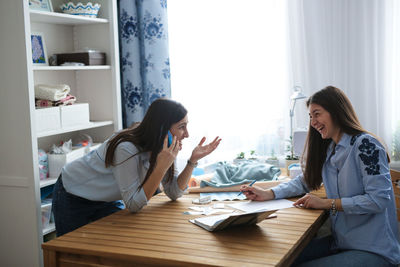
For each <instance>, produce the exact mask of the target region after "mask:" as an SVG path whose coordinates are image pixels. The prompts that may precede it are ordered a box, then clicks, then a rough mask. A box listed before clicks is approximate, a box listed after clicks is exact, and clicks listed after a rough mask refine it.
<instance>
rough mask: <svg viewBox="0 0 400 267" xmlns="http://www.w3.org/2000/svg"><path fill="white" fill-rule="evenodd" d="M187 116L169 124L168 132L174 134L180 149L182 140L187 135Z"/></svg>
mask: <svg viewBox="0 0 400 267" xmlns="http://www.w3.org/2000/svg"><path fill="white" fill-rule="evenodd" d="M187 124H188V117H187V115H186V116H185V117H184V118H183V119H182V120H180V121H178V122H177V123H174V124H173V125H172V126H171V129H170V132H171V134H172V135H173V136H176V140H177V141H178V143H179V148H180V149H182V140H183V139H185V138H188V137H189V132H188V130H187Z"/></svg>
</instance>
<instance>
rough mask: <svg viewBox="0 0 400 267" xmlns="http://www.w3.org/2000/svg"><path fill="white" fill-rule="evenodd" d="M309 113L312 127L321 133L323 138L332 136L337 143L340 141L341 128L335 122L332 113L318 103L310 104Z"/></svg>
mask: <svg viewBox="0 0 400 267" xmlns="http://www.w3.org/2000/svg"><path fill="white" fill-rule="evenodd" d="M309 115H310V125H311V127H313V128H314V129H315V130H317V131H318V132H319V133H320V135H321V137H322V139H329V138H332V139H333V141H335V143H336V144H337V143H338V142H339V139H340V137H341V134H340V133H341V131H340V128H339V127H337V126H336V125H335V124H334V123H333V121H332V118H331V114H330V113H329V112H328V111H327V110H326V109H324V108H323V107H322V106H320V105H317V104H310V105H309Z"/></svg>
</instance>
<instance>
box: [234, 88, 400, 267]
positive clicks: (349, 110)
mask: <svg viewBox="0 0 400 267" xmlns="http://www.w3.org/2000/svg"><path fill="white" fill-rule="evenodd" d="M307 107H308V109H309V115H310V125H309V131H308V137H307V142H306V149H305V153H304V154H303V156H302V162H305V166H304V170H303V174H300V175H298V176H297V177H296V178H294V179H293V180H291V181H290V182H287V183H284V184H280V185H278V186H276V187H273V188H271V189H266V190H263V189H261V188H258V187H256V186H254V187H248V186H243V187H242V188H241V191H243V192H244V194H245V195H246V196H247V198H248V199H251V200H269V199H274V198H276V199H278V198H287V197H292V196H298V195H301V194H304V193H308V192H309V191H310V190H315V189H318V188H320V186H321V183H322V182H323V183H324V187H325V190H326V195H327V198H328V199H321V198H319V197H317V196H315V195H312V194H306V195H305V196H303V197H302V198H300V199H299V200H298V201H297V202H295V203H294V205H295V206H298V207H303V208H311V209H329V210H330V220H331V225H332V235H329V236H327V237H323V238H319V239H318V238H316V239H314V240H312V241H311V242H310V244H309V245H308V246H307V247H306V248H305V249H304V251H303V252H302V253H301V254H300V256H299V257H298V258H297V260H296V261H295V263H294V265H300V266H341V267H343V266H352V267H355V266H363V267H365V266H397V264H399V263H400V244H399V232H398V224H397V219H396V208H395V202H394V194H393V188H392V182H391V178H390V172H389V163H388V160H389V156H388V154H387V152H386V150H385V147H384V146H383V145H382V143H381V142H380V141H379V140H378V139H377V138H376V137H375V136H374V135H372V134H371V133H368V132H367V131H366V130H365V129H363V128H362V127H361V124H360V122H359V120H358V118H357V115H356V113H355V112H354V109H353V107H352V105H351V103H350V101H349V99H348V98H347V97H346V95H345V94H344V93H343V92H342V91H341V90H339V89H338V88H335V87H332V86H328V87H326V88H324V89H322V90H320V91H318V92H316V93H315V94H314V95H312V96H311V97H310V98H309V99H308V101H307Z"/></svg>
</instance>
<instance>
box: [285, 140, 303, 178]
mask: <svg viewBox="0 0 400 267" xmlns="http://www.w3.org/2000/svg"><path fill="white" fill-rule="evenodd" d="M288 142H289V145H288V146H287V150H288V151H289V154H288V155H286V174H287V175H289V166H290V165H291V164H293V163H299V162H300V159H299V157H298V156H296V155H295V154H294V151H293V140H292V136H290V137H289V140H288Z"/></svg>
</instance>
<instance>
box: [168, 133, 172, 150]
mask: <svg viewBox="0 0 400 267" xmlns="http://www.w3.org/2000/svg"><path fill="white" fill-rule="evenodd" d="M171 144H172V134H171V132H170V131H168V147H170V146H171Z"/></svg>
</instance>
